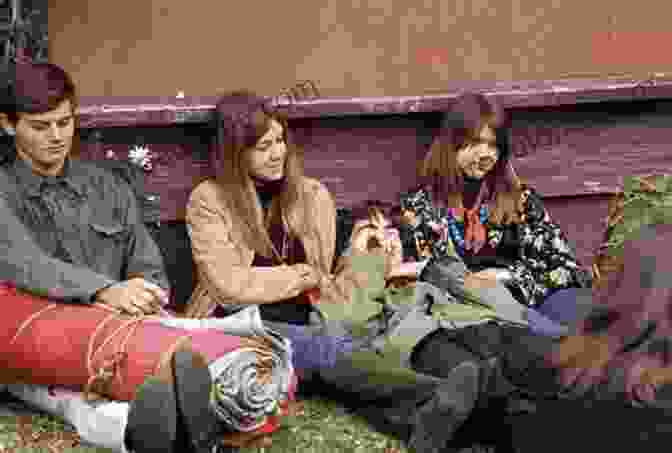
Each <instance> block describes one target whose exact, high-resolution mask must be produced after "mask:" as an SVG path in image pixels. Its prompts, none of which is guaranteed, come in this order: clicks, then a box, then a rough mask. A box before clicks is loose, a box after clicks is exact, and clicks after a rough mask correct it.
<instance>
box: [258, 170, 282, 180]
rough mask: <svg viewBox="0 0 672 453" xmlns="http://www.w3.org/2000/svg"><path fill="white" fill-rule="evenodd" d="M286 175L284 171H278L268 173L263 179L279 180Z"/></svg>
mask: <svg viewBox="0 0 672 453" xmlns="http://www.w3.org/2000/svg"><path fill="white" fill-rule="evenodd" d="M284 176H285V174H284V172H278V173H268V174H265V175H263V176H262V179H265V180H266V181H278V180H280V179H282V178H283V177H284Z"/></svg>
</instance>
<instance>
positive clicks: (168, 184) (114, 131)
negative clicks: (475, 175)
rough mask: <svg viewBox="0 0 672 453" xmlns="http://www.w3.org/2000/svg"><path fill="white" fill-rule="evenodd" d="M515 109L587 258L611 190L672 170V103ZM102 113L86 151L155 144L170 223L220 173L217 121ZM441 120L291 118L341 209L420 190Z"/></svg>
mask: <svg viewBox="0 0 672 453" xmlns="http://www.w3.org/2000/svg"><path fill="white" fill-rule="evenodd" d="M510 113H511V115H512V117H513V121H514V134H513V135H514V156H515V157H514V165H515V167H516V169H517V171H518V173H519V175H520V176H521V177H523V178H524V179H526V180H527V181H528V182H529V183H530V184H532V185H533V186H535V187H536V188H537V189H538V190H539V191H540V192H541V193H542V194H544V196H545V197H546V203H547V204H548V207H549V210H550V212H551V214H552V216H553V217H554V218H555V219H557V221H558V222H559V223H560V224H561V225H562V226H563V227H564V229H565V231H566V232H567V234H568V236H569V238H570V240H571V241H572V242H573V243H574V244H575V245H576V248H577V250H578V253H579V256H580V257H581V259H583V260H584V261H585V262H588V260H589V257H590V256H591V254H592V252H593V249H594V247H595V246H596V245H597V243H598V241H599V240H600V235H601V233H602V231H603V224H602V221H603V219H604V217H605V216H606V200H607V198H608V195H609V193H611V192H614V191H616V190H618V186H619V184H620V181H621V179H622V177H623V176H624V175H629V174H645V173H650V172H658V171H668V172H670V171H672V153H671V152H670V147H671V144H672V101H664V100H657V101H642V102H629V103H617V102H612V103H596V104H585V105H569V106H564V107H554V108H536V109H535V108H528V109H511V110H510ZM94 117H95V115H93V116H92V115H89V117H88V119H85V120H84V124H83V125H84V126H85V128H84V129H83V130H82V141H83V146H82V153H81V155H82V157H83V158H85V159H88V158H95V159H102V158H104V157H105V153H106V152H107V151H108V150H112V151H115V152H116V153H117V154H118V155H119V156H123V155H124V154H125V153H126V152H127V151H128V149H129V147H130V146H132V145H135V144H143V145H147V146H149V147H150V149H151V150H152V151H154V152H156V153H157V154H158V156H159V157H158V160H157V161H156V162H155V166H154V170H153V172H152V173H149V174H148V175H147V180H146V181H147V188H148V190H149V191H150V192H156V193H158V194H160V196H161V218H162V220H164V221H172V220H182V219H183V217H184V206H185V204H186V201H187V197H188V195H189V192H190V190H191V189H192V188H193V187H194V186H195V185H196V184H197V183H198V182H199V181H201V180H202V179H204V178H206V177H208V176H210V175H212V170H211V169H210V167H209V153H210V152H211V146H212V130H211V129H210V128H209V127H208V125H207V123H198V122H194V123H190V124H183V125H165V126H140V125H135V126H133V127H102V126H101V124H102V123H98V127H96V122H95V118H94ZM122 119H123V118H122ZM439 119H440V114H439V113H437V112H419V113H407V114H391V115H390V114H382V115H341V116H322V117H308V118H305V117H304V118H295V119H293V120H291V123H290V124H291V126H292V128H293V129H294V135H295V139H296V141H297V142H298V143H300V144H301V145H302V146H303V148H304V149H305V166H306V173H307V174H308V175H310V176H313V177H316V178H319V179H321V180H322V181H323V182H324V183H325V184H326V185H327V187H328V188H329V189H330V190H331V192H332V193H333V194H334V195H335V198H336V201H337V204H338V206H339V207H347V206H351V205H354V204H356V203H358V202H361V201H363V200H366V199H380V200H383V201H390V202H394V201H395V200H397V196H398V193H399V192H400V191H403V190H406V189H408V188H410V187H412V186H413V185H414V184H415V183H416V178H415V169H416V165H417V161H418V159H420V158H422V156H424V153H425V152H426V149H427V146H428V145H429V143H430V141H431V137H432V134H433V131H434V128H435V127H436V125H437V124H438V121H439ZM117 120H119V118H117ZM87 126H88V127H87Z"/></svg>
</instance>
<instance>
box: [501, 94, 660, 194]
mask: <svg viewBox="0 0 672 453" xmlns="http://www.w3.org/2000/svg"><path fill="white" fill-rule="evenodd" d="M601 106H605V110H604V111H600V110H598V109H593V110H591V111H573V112H572V111H567V112H554V113H535V112H517V113H516V114H514V128H513V136H514V138H513V141H514V155H515V167H516V169H517V170H518V172H519V174H520V175H521V176H523V177H525V178H526V179H527V180H529V182H530V183H531V184H533V185H534V186H535V187H538V188H539V189H540V190H541V191H542V192H543V193H544V195H546V196H549V197H552V196H576V195H586V194H597V193H611V192H614V191H617V190H618V189H619V187H620V184H621V182H622V178H623V177H624V176H626V175H642V174H648V173H654V172H667V173H670V172H672V153H670V144H671V143H672V109H671V108H670V104H668V103H664V104H663V103H653V104H652V103H647V104H646V105H645V106H639V107H638V106H636V105H635V104H629V105H622V106H621V108H620V109H616V108H615V107H614V106H611V107H610V104H601ZM609 107H610V108H609ZM609 110H611V111H609Z"/></svg>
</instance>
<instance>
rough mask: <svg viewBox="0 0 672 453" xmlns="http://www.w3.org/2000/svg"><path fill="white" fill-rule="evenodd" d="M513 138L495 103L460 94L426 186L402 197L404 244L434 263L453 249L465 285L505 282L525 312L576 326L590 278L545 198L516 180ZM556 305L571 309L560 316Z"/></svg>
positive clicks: (432, 152) (434, 149) (433, 152)
mask: <svg viewBox="0 0 672 453" xmlns="http://www.w3.org/2000/svg"><path fill="white" fill-rule="evenodd" d="M510 133H511V132H510V122H509V119H508V117H507V115H506V114H505V112H504V111H503V110H502V109H501V107H500V106H499V105H498V104H497V103H495V102H494V101H493V100H491V99H489V98H487V97H486V96H484V95H482V94H478V93H466V94H463V95H462V96H460V97H459V98H458V99H457V100H456V101H455V103H454V105H453V106H452V107H451V109H450V111H449V112H447V113H446V115H445V117H444V119H443V122H442V124H441V127H440V129H439V132H438V134H437V135H436V137H435V138H434V141H433V143H432V145H431V147H430V149H429V152H428V153H427V156H426V157H425V159H424V160H423V161H422V162H421V166H420V177H421V179H423V181H422V185H421V186H420V187H419V188H418V189H416V190H414V191H411V192H409V193H405V194H403V195H402V199H401V205H402V209H403V210H404V214H405V218H406V219H409V220H408V221H407V222H406V223H407V226H406V228H405V229H403V230H402V231H403V232H404V233H405V234H403V235H402V236H403V240H404V242H405V243H406V244H407V247H406V249H407V250H409V251H410V252H411V253H413V252H415V253H414V254H415V255H416V257H418V258H420V257H422V256H423V255H424V256H425V257H431V258H432V260H430V261H433V262H437V261H441V260H442V259H445V258H446V257H447V256H448V255H449V252H451V251H452V249H453V248H454V251H455V252H456V253H457V254H458V255H459V257H460V258H461V259H462V261H463V262H464V264H465V266H466V270H467V273H466V275H465V276H464V278H465V279H466V284H467V285H476V286H479V285H480V286H483V282H485V283H489V284H490V285H486V286H493V287H497V286H501V285H502V284H503V285H505V286H506V287H507V289H508V290H509V292H510V293H511V295H513V297H514V298H515V299H516V300H517V301H518V302H520V303H521V304H522V306H523V307H530V308H535V309H537V308H538V309H539V310H540V311H541V312H542V313H545V314H548V315H549V317H551V318H552V319H555V320H561V321H568V320H570V321H571V319H572V317H573V316H574V315H575V314H576V313H575V312H576V309H575V308H574V304H575V300H576V293H575V291H574V289H576V288H585V287H589V286H590V279H589V278H588V273H587V272H585V271H583V270H582V268H581V266H580V264H579V263H578V261H577V259H576V257H575V255H574V252H573V251H572V248H571V247H570V245H569V244H568V242H567V240H566V238H565V236H564V234H563V232H562V230H561V229H560V227H559V226H558V225H557V224H555V223H554V222H552V221H551V219H550V217H549V215H548V213H547V212H546V210H545V209H544V205H543V202H542V199H541V196H540V195H539V194H538V193H537V192H536V191H535V190H534V189H533V188H531V187H528V186H527V185H525V184H523V183H522V182H521V180H520V179H519V178H518V176H517V175H516V173H515V171H514V169H513V166H512V164H511V144H510ZM416 244H418V245H420V246H419V247H418V249H419V250H417V251H415V250H413V246H414V245H416ZM448 244H452V246H451V247H449V246H448ZM408 245H410V247H409V246H408ZM428 268H429V269H431V263H430V264H429V265H428ZM428 268H426V269H428ZM549 298H550V299H549ZM497 299H499V302H500V303H501V302H502V300H504V299H510V295H509V294H508V292H505V293H500V295H499V296H498V297H497ZM551 299H554V300H551ZM495 302H497V301H495ZM547 302H548V304H547ZM558 304H560V305H566V307H561V308H562V309H561V310H559V311H560V312H559V313H558V309H557V307H558ZM550 307H553V308H554V309H550V310H549V309H547V308H550ZM568 312H569V313H568Z"/></svg>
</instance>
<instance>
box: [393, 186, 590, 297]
mask: <svg viewBox="0 0 672 453" xmlns="http://www.w3.org/2000/svg"><path fill="white" fill-rule="evenodd" d="M523 196H524V197H525V198H526V199H525V202H524V206H525V212H524V222H523V223H520V224H517V225H494V224H490V223H488V221H487V218H488V207H487V205H483V206H481V208H480V213H479V214H480V215H479V217H480V219H481V221H482V222H483V224H484V225H485V227H486V229H487V231H488V244H489V245H490V246H491V247H493V248H494V249H495V250H496V252H497V255H498V256H497V258H498V259H497V260H496V262H497V264H494V265H493V267H500V266H503V267H506V268H507V269H508V270H509V272H510V273H511V276H512V278H511V279H510V280H508V281H507V282H506V284H507V286H508V287H509V288H510V289H511V292H512V293H513V295H514V296H515V297H516V298H517V299H518V300H519V301H520V302H521V303H523V304H525V305H530V306H538V305H540V304H541V303H542V302H543V301H544V299H545V298H546V297H547V296H548V295H550V294H551V293H552V292H554V291H555V290H557V289H563V288H573V287H588V286H590V284H591V281H590V280H591V279H590V273H589V272H587V270H585V269H583V268H582V267H581V266H580V264H579V263H578V262H577V260H576V256H575V254H574V252H573V251H572V249H571V247H570V246H569V244H568V243H567V240H566V238H565V236H564V234H563V232H562V230H561V229H560V226H559V225H557V224H556V223H554V222H552V221H551V219H550V218H549V216H548V214H547V213H546V210H545V209H544V206H543V202H542V201H541V197H540V196H539V195H538V194H537V193H536V192H535V191H534V190H533V189H531V188H528V189H526V190H525V191H524V195H523ZM401 208H402V212H403V217H404V218H403V220H402V222H403V223H404V226H403V227H402V228H401V229H400V232H401V240H402V244H404V251H405V253H407V254H408V255H407V256H410V257H413V258H415V259H422V258H426V257H429V256H434V257H436V258H440V257H445V256H449V255H452V256H455V255H458V256H460V257H461V258H463V259H465V262H466V263H467V265H468V266H469V264H470V262H469V261H470V260H469V259H466V258H469V257H468V256H465V251H464V245H463V244H464V239H463V238H464V223H463V219H461V218H459V217H457V216H455V215H454V212H453V210H451V209H437V208H435V207H434V206H433V204H432V200H431V195H430V193H429V191H428V190H427V189H425V188H420V189H417V190H415V191H412V192H408V193H405V194H402V196H401ZM470 267H472V269H471V270H479V269H473V266H470Z"/></svg>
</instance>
